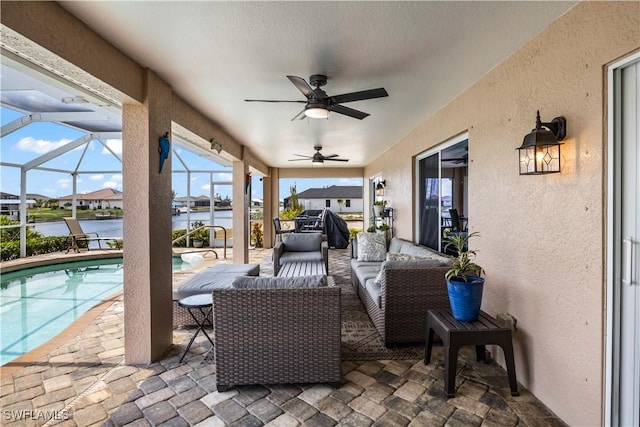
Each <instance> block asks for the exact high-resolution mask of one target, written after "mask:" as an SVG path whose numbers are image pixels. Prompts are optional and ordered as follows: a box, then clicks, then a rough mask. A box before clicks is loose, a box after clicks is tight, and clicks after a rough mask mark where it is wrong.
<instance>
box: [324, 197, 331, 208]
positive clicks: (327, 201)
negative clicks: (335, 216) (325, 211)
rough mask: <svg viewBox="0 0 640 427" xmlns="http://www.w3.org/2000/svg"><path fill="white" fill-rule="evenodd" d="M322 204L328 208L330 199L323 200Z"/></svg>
mask: <svg viewBox="0 0 640 427" xmlns="http://www.w3.org/2000/svg"><path fill="white" fill-rule="evenodd" d="M324 206H325V207H327V208H330V207H331V200H330V199H327V200H325V201H324Z"/></svg>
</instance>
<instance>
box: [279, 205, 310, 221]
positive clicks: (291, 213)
mask: <svg viewBox="0 0 640 427" xmlns="http://www.w3.org/2000/svg"><path fill="white" fill-rule="evenodd" d="M303 210H304V208H303V207H302V206H300V207H298V208H284V209H283V210H282V211H280V219H282V220H285V221H290V220H292V219H295V218H296V217H297V216H298V215H300V214H301V213H302V211H303Z"/></svg>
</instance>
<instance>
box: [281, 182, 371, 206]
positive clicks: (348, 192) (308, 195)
mask: <svg viewBox="0 0 640 427" xmlns="http://www.w3.org/2000/svg"><path fill="white" fill-rule="evenodd" d="M338 200H341V201H342V203H338ZM288 201H289V198H286V199H285V206H287V204H288ZM298 201H299V202H300V204H301V205H302V206H304V208H305V209H322V208H328V209H331V210H332V211H334V212H345V213H346V212H362V211H363V209H364V208H363V199H362V186H357V185H344V186H339V185H332V186H330V187H325V188H309V189H308V190H305V191H302V192H300V193H298Z"/></svg>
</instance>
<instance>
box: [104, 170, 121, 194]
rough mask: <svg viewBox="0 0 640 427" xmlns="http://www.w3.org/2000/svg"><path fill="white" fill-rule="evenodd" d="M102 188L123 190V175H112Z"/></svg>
mask: <svg viewBox="0 0 640 427" xmlns="http://www.w3.org/2000/svg"><path fill="white" fill-rule="evenodd" d="M102 188H113V189H114V190H122V175H121V174H115V175H111V179H110V180H109V181H105V182H104V184H102Z"/></svg>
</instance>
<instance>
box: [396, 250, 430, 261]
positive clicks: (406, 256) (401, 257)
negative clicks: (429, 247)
mask: <svg viewBox="0 0 640 427" xmlns="http://www.w3.org/2000/svg"><path fill="white" fill-rule="evenodd" d="M415 259H431V257H429V258H426V257H418V256H415V255H409V254H405V253H400V252H399V253H391V252H389V253H387V261H411V260H415Z"/></svg>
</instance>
